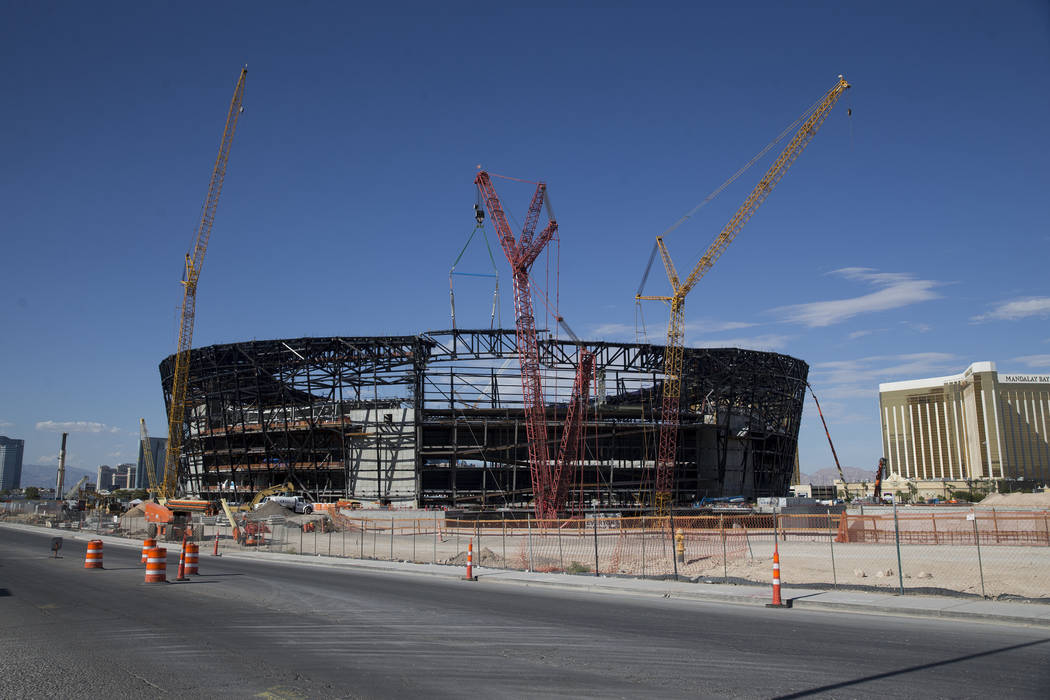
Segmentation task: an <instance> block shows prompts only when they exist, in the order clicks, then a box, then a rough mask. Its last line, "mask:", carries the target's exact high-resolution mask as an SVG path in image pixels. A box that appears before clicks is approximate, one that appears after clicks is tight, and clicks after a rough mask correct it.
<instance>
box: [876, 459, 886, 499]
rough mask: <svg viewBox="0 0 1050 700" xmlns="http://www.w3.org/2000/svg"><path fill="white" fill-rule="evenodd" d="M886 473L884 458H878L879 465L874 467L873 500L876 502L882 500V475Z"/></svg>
mask: <svg viewBox="0 0 1050 700" xmlns="http://www.w3.org/2000/svg"><path fill="white" fill-rule="evenodd" d="M885 473H886V458H885V457H880V458H879V466H878V467H876V469H875V491H874V494H873V495H874V501H875V502H876V503H878V502H880V501H881V500H882V477H883V475H884V474H885Z"/></svg>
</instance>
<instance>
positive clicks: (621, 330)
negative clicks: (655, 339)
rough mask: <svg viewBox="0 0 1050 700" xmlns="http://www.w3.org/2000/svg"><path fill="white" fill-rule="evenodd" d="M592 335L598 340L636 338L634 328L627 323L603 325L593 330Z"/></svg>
mask: <svg viewBox="0 0 1050 700" xmlns="http://www.w3.org/2000/svg"><path fill="white" fill-rule="evenodd" d="M591 334H592V335H593V336H594V337H595V338H598V339H602V338H618V339H619V338H626V337H634V326H629V325H627V324H626V323H603V324H601V325H599V326H594V327H593V328H591Z"/></svg>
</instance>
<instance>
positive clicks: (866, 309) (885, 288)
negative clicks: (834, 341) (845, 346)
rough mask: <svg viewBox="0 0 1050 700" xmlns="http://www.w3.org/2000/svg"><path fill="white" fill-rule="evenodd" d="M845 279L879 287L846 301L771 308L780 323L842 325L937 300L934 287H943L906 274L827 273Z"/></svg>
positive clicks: (864, 270)
mask: <svg viewBox="0 0 1050 700" xmlns="http://www.w3.org/2000/svg"><path fill="white" fill-rule="evenodd" d="M829 274H833V275H838V276H840V277H845V278H846V279H848V280H854V281H858V282H864V283H867V284H869V285H872V286H875V287H879V288H880V289H878V290H877V291H874V292H871V293H870V294H865V295H863V296H859V297H851V298H849V299H834V300H831V301H814V302H810V303H808V304H792V305H790V306H780V307H777V308H775V309H771V310H770V313H775V314H779V315H780V316H781V317H782V318H781V320H783V321H786V322H788V323H798V324H801V325H804V326H808V327H810V328H817V327H821V326H831V325H834V324H836V323H842V322H843V321H847V320H849V319H851V318H853V317H854V316H858V315H860V314H864V313H873V312H876V311H888V310H890V309H898V308H901V307H902V306H909V305H911V304H917V303H919V302H923V301H930V300H931V299H937V298H939V297H940V295H939V294H937V293H936V292H935V291H934V288H935V287H937V286H939V285H940V284H942V283H941V282H937V281H935V280H923V279H916V278H915V277H914V276H913V275H911V274H908V273H905V272H879V271H877V270H872V269H869V268H866V267H844V268H842V269H840V270H834V271H833V272H831V273H829Z"/></svg>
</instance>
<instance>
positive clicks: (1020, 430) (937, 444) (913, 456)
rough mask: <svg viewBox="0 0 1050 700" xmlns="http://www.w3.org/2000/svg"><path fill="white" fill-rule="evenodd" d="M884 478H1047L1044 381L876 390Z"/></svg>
mask: <svg viewBox="0 0 1050 700" xmlns="http://www.w3.org/2000/svg"><path fill="white" fill-rule="evenodd" d="M879 413H880V415H881V419H882V448H883V450H884V454H885V456H886V461H887V471H888V473H890V474H892V473H897V474H900V475H901V476H903V477H906V478H909V479H919V480H945V479H947V480H956V479H1016V478H1023V479H1032V480H1038V481H1048V480H1050V440H1048V437H1050V430H1048V428H1050V375H1048V374H999V372H998V371H997V370H996V367H995V363H994V362H975V363H973V364H972V365H970V366H969V367H968V368H967V369H966V371H965V372H963V373H962V374H956V375H952V376H949V377H933V378H931V379H913V380H910V381H904V382H890V383H887V384H880V385H879Z"/></svg>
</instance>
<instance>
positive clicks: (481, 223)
mask: <svg viewBox="0 0 1050 700" xmlns="http://www.w3.org/2000/svg"><path fill="white" fill-rule="evenodd" d="M474 219H475V221H476V222H477V223H476V224H475V225H474V230H472V231H471V232H470V235H469V236H468V237H467V242H466V243H464V244H463V248H462V250H460V251H459V255H457V256H456V259H455V261H454V262H453V263H452V267H451V268H450V269H449V271H448V297H449V303H450V305H451V307H452V330H455V329H456V293H455V291H454V289H453V285H452V277H453V275H462V276H466V277H491V278H494V279H495V280H496V282H495V289H494V291H493V294H492V315H491V318H490V319H489V329H490V330H492V329H494V328H496V327H497V325H496V313H497V312H498V311H499V268H498V267H496V258H495V257H494V256H493V255H492V246H491V245H490V244H489V237H488V233H487V232H486V231H485V213H484V210H482V209H481V207H480V206H479V204H475V205H474ZM479 230H480V231H481V237H482V238H483V239H484V241H485V249H486V250H487V251H488V253H489V262H490V263H491V264H492V274H487V273H481V272H456V266H457V265H459V261H460V260H462V259H463V255H464V254H465V253H466V252H467V247H468V246H469V245H470V242H471V241H472V240H474V236H475V235H477V233H478V231H479Z"/></svg>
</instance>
